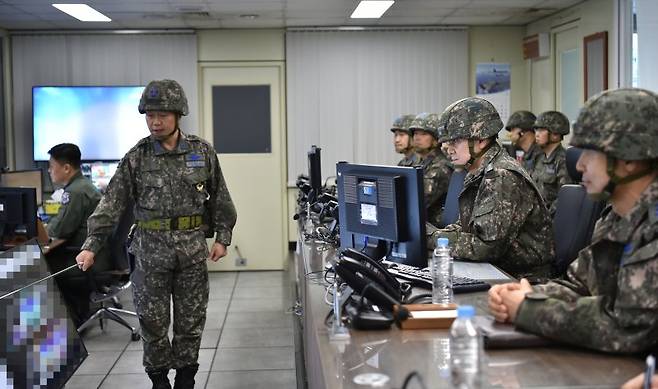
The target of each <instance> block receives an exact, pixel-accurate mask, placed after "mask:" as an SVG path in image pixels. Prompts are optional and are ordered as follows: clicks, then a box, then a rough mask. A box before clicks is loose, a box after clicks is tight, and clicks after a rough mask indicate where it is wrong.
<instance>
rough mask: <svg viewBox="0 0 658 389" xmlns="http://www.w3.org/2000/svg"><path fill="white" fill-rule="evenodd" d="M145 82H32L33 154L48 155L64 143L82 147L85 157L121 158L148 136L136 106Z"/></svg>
mask: <svg viewBox="0 0 658 389" xmlns="http://www.w3.org/2000/svg"><path fill="white" fill-rule="evenodd" d="M143 90H144V87H143V86H35V87H33V88H32V112H33V115H32V116H33V129H34V138H33V140H34V160H35V161H47V160H48V159H49V158H50V155H49V154H48V150H50V148H51V147H53V146H55V145H56V144H59V143H74V144H76V145H78V147H80V151H81V152H82V159H83V160H84V161H116V160H119V159H121V158H122V157H123V156H124V154H125V153H126V152H127V151H128V150H130V148H131V147H132V146H134V145H135V144H136V143H137V141H138V140H140V139H141V138H143V137H145V136H148V135H149V131H148V127H147V126H146V121H145V119H144V115H141V114H140V113H139V112H138V111H137V106H138V105H139V99H140V97H141V95H142V91H143Z"/></svg>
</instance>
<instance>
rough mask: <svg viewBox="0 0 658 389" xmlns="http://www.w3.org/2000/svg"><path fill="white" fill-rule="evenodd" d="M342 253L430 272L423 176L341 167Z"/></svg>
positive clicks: (395, 169)
mask: <svg viewBox="0 0 658 389" xmlns="http://www.w3.org/2000/svg"><path fill="white" fill-rule="evenodd" d="M336 177H337V186H338V210H339V211H338V212H339V220H340V246H341V249H346V248H354V249H357V250H360V251H364V252H366V253H367V254H368V255H370V256H371V257H373V258H376V259H381V258H385V259H387V260H389V261H393V262H398V263H404V264H407V265H412V266H417V267H426V266H427V245H426V241H425V239H426V236H425V200H424V195H423V170H422V169H421V168H420V167H400V166H376V165H358V164H350V163H347V162H339V163H337V164H336Z"/></svg>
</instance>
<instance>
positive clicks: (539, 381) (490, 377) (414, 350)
mask: <svg viewBox="0 0 658 389" xmlns="http://www.w3.org/2000/svg"><path fill="white" fill-rule="evenodd" d="M333 256H335V251H334V250H333V249H327V250H324V248H323V247H322V246H320V245H318V244H316V243H313V242H311V243H303V242H302V241H301V239H300V241H299V242H298V244H297V251H296V254H295V261H296V269H295V271H296V275H297V285H296V286H297V292H298V299H299V303H300V304H301V309H302V310H303V312H302V315H301V328H302V334H301V335H302V336H301V338H303V354H304V360H305V370H306V373H307V381H308V387H309V388H312V389H316V388H341V389H347V388H354V389H357V388H358V389H363V388H366V387H367V386H362V385H357V384H355V383H354V382H353V379H354V377H355V376H357V375H359V374H362V373H382V374H385V375H387V376H388V377H389V378H390V380H389V381H388V383H387V384H386V385H384V386H380V387H381V388H399V387H401V386H402V383H403V381H404V379H405V377H406V376H407V374H408V373H410V372H411V371H414V370H416V371H418V372H419V373H420V374H421V375H422V376H423V379H424V381H425V384H426V386H427V387H428V388H450V387H452V385H451V384H450V381H449V373H448V376H447V377H444V376H445V375H446V373H447V372H449V361H450V360H449V339H448V331H447V330H405V331H402V330H399V329H398V328H395V327H393V328H392V329H391V330H386V331H356V330H350V333H351V339H350V340H349V343H347V344H336V343H331V342H330V341H329V336H328V329H327V328H326V327H325V324H324V318H325V316H326V315H327V313H328V312H329V309H330V307H329V306H328V305H326V304H325V303H324V291H325V289H324V286H323V285H321V284H320V280H322V277H321V272H322V271H323V270H324V264H325V263H326V261H327V260H329V259H330V258H332V257H333ZM315 272H319V273H315ZM455 299H456V301H457V303H458V304H470V305H473V306H475V307H476V309H477V312H478V314H484V313H485V312H486V292H480V293H472V294H459V295H456V296H455ZM296 338H297V339H299V338H300V337H299V336H297V337H296ZM485 354H486V356H485V365H486V366H487V367H486V368H485V369H486V373H485V375H484V381H483V382H484V383H485V384H484V387H496V388H518V387H522V388H524V387H551V388H568V387H588V388H591V387H597V388H619V386H620V385H621V384H622V383H624V382H625V381H626V380H628V379H629V378H631V377H633V376H635V375H637V374H638V373H640V372H642V371H643V368H644V364H643V361H641V360H640V359H636V358H632V357H620V356H613V355H606V354H601V353H596V352H590V351H587V350H580V349H572V348H568V347H559V346H556V347H544V348H533V349H513V350H486V351H485ZM413 387H420V386H413Z"/></svg>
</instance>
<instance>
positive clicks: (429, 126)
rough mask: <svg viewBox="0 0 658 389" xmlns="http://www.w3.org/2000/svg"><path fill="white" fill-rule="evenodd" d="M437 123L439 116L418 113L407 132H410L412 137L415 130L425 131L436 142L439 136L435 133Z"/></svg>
mask: <svg viewBox="0 0 658 389" xmlns="http://www.w3.org/2000/svg"><path fill="white" fill-rule="evenodd" d="M438 121H439V115H437V114H435V113H427V112H423V113H419V114H418V115H417V116H416V117H415V118H414V120H413V121H412V122H411V124H410V125H409V131H411V134H412V135H413V133H414V131H415V130H421V131H425V132H427V133H429V134H431V135H432V136H433V137H434V139H437V140H438V138H439V134H438V131H437V126H438Z"/></svg>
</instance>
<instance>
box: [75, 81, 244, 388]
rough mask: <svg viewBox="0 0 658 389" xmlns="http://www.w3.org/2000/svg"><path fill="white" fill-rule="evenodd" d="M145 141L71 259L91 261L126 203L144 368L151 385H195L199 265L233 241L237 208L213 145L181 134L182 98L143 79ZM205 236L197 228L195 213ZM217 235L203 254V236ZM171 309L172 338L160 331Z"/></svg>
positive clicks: (204, 301) (202, 286) (200, 320)
mask: <svg viewBox="0 0 658 389" xmlns="http://www.w3.org/2000/svg"><path fill="white" fill-rule="evenodd" d="M139 112H140V113H145V114H146V123H147V125H148V127H149V130H150V132H151V136H149V137H146V138H144V139H142V140H140V141H139V142H138V143H137V145H135V146H134V147H133V148H132V149H131V150H130V151H128V153H127V154H126V155H125V156H124V157H123V159H122V160H121V162H120V163H119V167H118V168H117V171H116V173H115V175H114V176H113V177H112V180H111V181H110V184H109V185H108V187H107V191H106V193H105V196H104V197H103V199H102V200H101V202H100V203H99V205H98V207H97V208H96V211H95V212H94V214H93V215H92V216H91V217H90V218H89V222H88V223H89V237H88V238H87V240H86V242H85V244H84V245H83V251H82V252H81V253H80V254H79V255H78V258H77V261H78V263H80V264H81V265H82V266H83V269H87V268H88V267H89V266H91V264H93V256H94V253H96V252H98V250H99V248H100V246H101V243H102V241H103V239H104V237H105V236H107V235H108V234H110V233H111V231H112V228H113V226H114V225H115V224H116V223H117V221H118V219H119V217H120V215H121V214H122V212H123V210H124V209H125V207H126V206H127V204H128V203H129V202H131V201H134V204H135V206H134V213H135V219H136V223H137V226H138V228H137V229H136V233H135V236H134V240H133V241H132V244H131V246H130V251H131V253H133V254H134V255H135V261H136V264H135V269H134V271H133V272H132V274H131V280H132V282H133V297H134V301H135V308H136V310H137V314H138V317H139V322H140V326H141V331H142V338H143V340H144V359H143V362H144V366H145V368H146V372H147V373H148V375H149V377H150V378H151V380H152V381H153V388H157V389H161V388H170V387H171V386H170V383H169V380H168V378H167V373H168V371H169V369H170V368H174V369H176V381H175V385H174V388H176V389H179V388H180V389H182V388H192V387H194V375H195V374H196V372H197V370H198V366H199V365H198V363H197V359H198V354H199V346H200V343H201V333H202V331H203V327H204V324H205V319H206V308H207V305H208V272H207V265H206V259H211V260H213V261H217V260H219V259H220V258H221V257H223V256H224V255H226V247H227V246H228V245H229V244H230V243H231V236H232V230H233V226H234V225H235V221H236V212H235V207H234V206H233V202H232V201H231V196H230V195H229V192H228V189H227V188H226V183H225V182H224V177H223V175H222V171H221V168H220V166H219V161H218V159H217V154H216V152H215V150H214V148H213V146H212V145H210V144H209V143H208V142H206V141H204V140H203V139H201V138H199V137H196V136H194V135H187V134H185V133H183V132H182V131H181V130H180V128H179V125H178V123H179V120H180V117H181V115H187V113H188V106H187V99H186V97H185V94H184V92H183V89H182V88H181V86H180V85H179V84H178V83H177V82H176V81H173V80H162V81H152V82H150V83H149V84H148V85H147V86H146V88H145V89H144V92H143V94H142V98H141V100H140V102H139ZM204 213H205V214H206V216H207V217H208V218H209V220H210V223H209V224H210V230H209V231H204V229H203V228H202V224H203V223H202V215H203V214H204ZM207 232H210V233H212V234H213V235H215V242H214V244H213V246H212V248H211V250H210V252H209V251H208V246H207V244H206V236H205V235H206V233H207ZM170 299H172V300H173V303H174V325H173V327H174V337H173V339H172V341H171V343H170V342H169V337H168V334H167V329H168V327H169V323H170V318H169V311H170V303H169V301H170Z"/></svg>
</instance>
